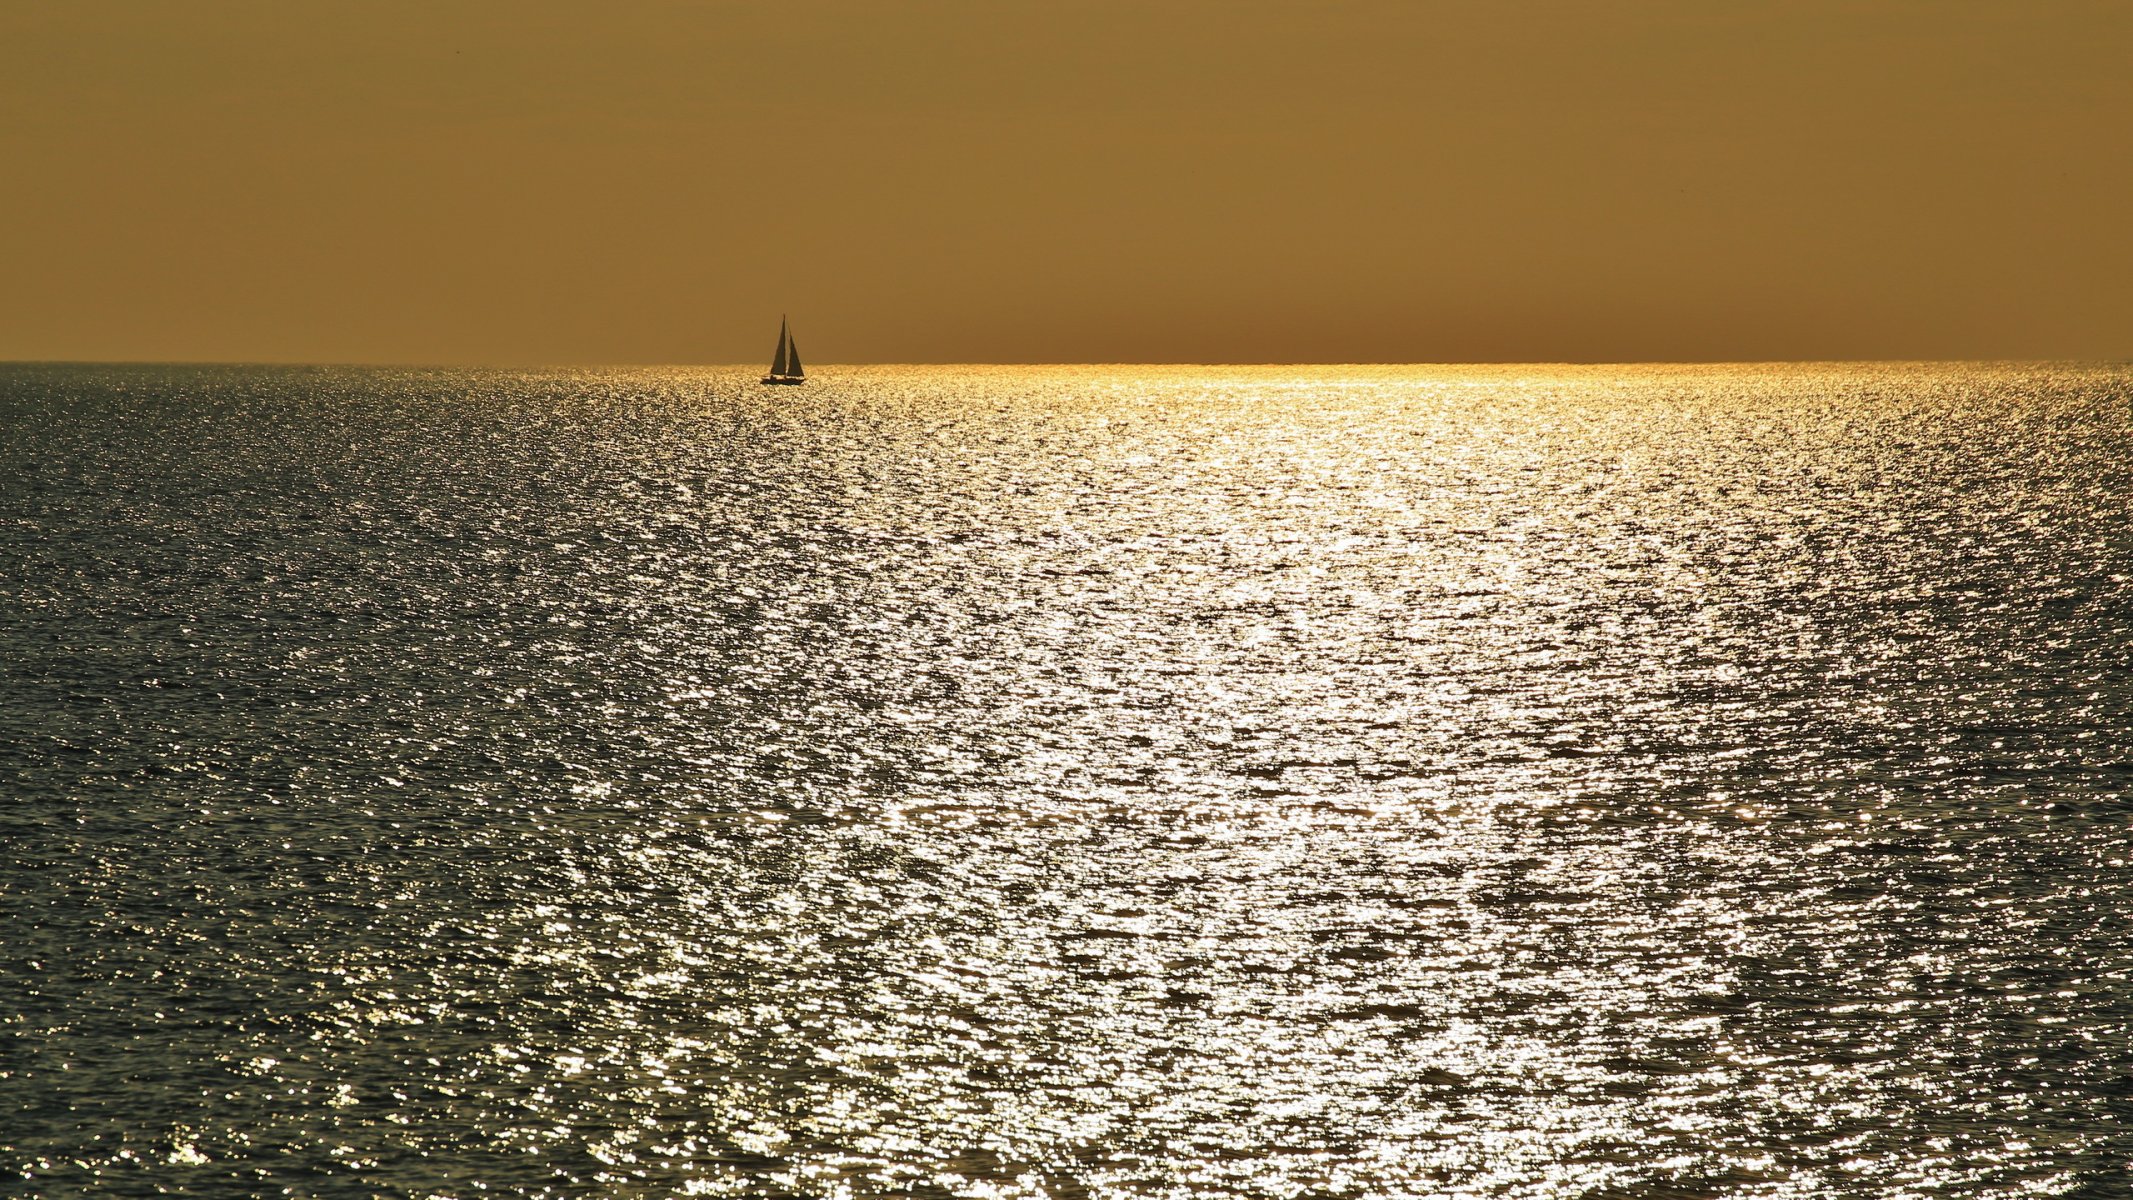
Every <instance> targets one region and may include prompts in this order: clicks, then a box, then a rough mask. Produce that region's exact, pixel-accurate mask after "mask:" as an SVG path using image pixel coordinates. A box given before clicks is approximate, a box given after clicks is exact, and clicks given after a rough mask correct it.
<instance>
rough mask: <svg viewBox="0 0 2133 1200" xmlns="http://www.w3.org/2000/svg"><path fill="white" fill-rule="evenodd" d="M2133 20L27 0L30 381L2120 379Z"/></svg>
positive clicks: (2014, 6) (874, 0) (2028, 1)
mask: <svg viewBox="0 0 2133 1200" xmlns="http://www.w3.org/2000/svg"><path fill="white" fill-rule="evenodd" d="M2129 63H2133V4H2129V3H2124V2H2123V0H2025V2H2018V3H2017V2H1999V0H1931V2H1926V0H1919V2H1915V3H1914V2H1909V0H1607V2H1604V3H1602V2H1598V0H1578V2H1575V3H1569V2H1553V0H1312V2H1303V0H1295V2H1284V3H1271V2H1265V0H1136V2H1131V3H1127V2H1110V0H1086V2H1059V3H1034V2H1033V3H1010V2H1008V0H910V2H891V0H780V2H778V3H755V2H733V3H719V2H716V0H695V2H689V3H682V2H657V0H603V2H601V3H592V2H591V0H568V2H565V0H509V2H501V0H499V2H488V0H420V2H400V0H364V2H356V0H330V2H329V0H259V2H256V3H233V2H228V0H188V2H187V3H182V4H180V3H167V2H158V0H135V2H117V0H48V2H47V0H35V2H33V0H0V359H14V360H22V359H31V360H55V359H69V360H165V361H181V360H206V361H259V362H401V363H470V364H471V363H482V364H505V365H536V364H606V363H674V364H683V363H756V362H763V361H768V358H769V354H770V351H771V349H772V347H773V345H774V343H775V341H776V337H777V325H778V320H779V317H780V315H781V314H789V315H790V316H791V319H792V322H793V328H794V332H795V334H796V336H797V337H798V339H799V341H800V344H801V346H802V347H803V348H804V349H805V350H806V351H807V358H808V361H809V363H810V365H811V366H819V365H821V364H825V363H837V362H845V363H865V362H1247V363H1249V362H1491V361H1493V362H1502V361H1549V362H1555V361H1584V362H1590V361H1602V362H1625V361H1676V360H1687V361H1712V360H1721V361H1723V360H1782V359H1816V360H1820V359H2009V358H2019V359H2034V358H2051V359H2090V360H2094V359H2112V360H2124V359H2133V219H2129V214H2133V67H2129V66H2128V64H2129Z"/></svg>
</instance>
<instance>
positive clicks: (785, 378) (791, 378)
mask: <svg viewBox="0 0 2133 1200" xmlns="http://www.w3.org/2000/svg"><path fill="white" fill-rule="evenodd" d="M760 382H763V383H766V384H771V385H777V384H784V385H787V386H791V387H797V386H799V385H800V384H803V383H806V382H807V378H806V377H805V376H802V375H765V376H763V378H762V380H761V381H760Z"/></svg>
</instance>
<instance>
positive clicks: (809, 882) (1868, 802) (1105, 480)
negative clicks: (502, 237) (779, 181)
mask: <svg viewBox="0 0 2133 1200" xmlns="http://www.w3.org/2000/svg"><path fill="white" fill-rule="evenodd" d="M757 374H758V371H757V370H756V369H753V368H749V369H741V368H732V369H723V368H712V369H696V368H690V369H629V370H529V371H516V370H513V371H505V370H447V369H423V370H417V369H376V368H327V367H316V368H314V367H250V366H155V365H36V364H24V365H9V366H4V367H0V1195H5V1196H9V1197H15V1196H21V1197H91V1196H94V1197H106V1196H122V1197H124V1196H150V1195H176V1196H213V1197H223V1196H230V1197H248V1196H263V1197H264V1196H274V1197H280V1196H306V1197H308V1196H317V1197H411V1198H413V1197H420V1198H454V1200H469V1198H472V1197H476V1196H511V1197H629V1198H636V1197H646V1198H649V1197H670V1196H718V1197H804V1198H826V1200H859V1198H868V1197H888V1196H897V1197H937V1198H947V1197H958V1198H960V1197H982V1198H1010V1197H1029V1198H1036V1197H1055V1198H1062V1200H1064V1198H1069V1197H1101V1198H1125V1197H1136V1198H1149V1197H1155V1198H1166V1200H1167V1198H1175V1200H1187V1198H1197V1197H1276V1198H1299V1200H1301V1198H1335V1197H1342V1198H1347V1197H1353V1198H1357V1200H1362V1198H1394V1197H1401V1198H1404V1197H1456V1198H1481V1197H1490V1198H1497V1200H1635V1198H1648V1200H1703V1198H1719V1197H1729V1198H1730V1197H1743V1198H1769V1200H1778V1198H1798V1200H1807V1198H1810V1197H1811V1198H1817V1200H1819V1198H1828V1197H1840V1198H1842V1197H1859V1198H1868V1197H1871V1198H1874V1200H1890V1198H1909V1197H1919V1198H1924V1197H1962V1198H1966V1200H1967V1198H2008V1200H2012V1198H2014V1197H2078V1198H2083V1200H2101V1198H2106V1197H2125V1196H2133V369H2129V368H2128V367H2125V366H2122V365H2121V366H2113V365H2078V364H1829V365H1813V364H1809V365H1741V366H1706V365H1694V366H1488V367H1158V368H1149V367H1033V368H1032V367H925V368H917V367H863V368H862V367H853V368H837V367H824V368H818V370H817V373H816V374H815V375H814V376H811V377H810V378H809V381H808V383H807V385H806V386H805V387H801V388H765V387H759V386H758V385H757V384H756V381H755V376H756V375H757Z"/></svg>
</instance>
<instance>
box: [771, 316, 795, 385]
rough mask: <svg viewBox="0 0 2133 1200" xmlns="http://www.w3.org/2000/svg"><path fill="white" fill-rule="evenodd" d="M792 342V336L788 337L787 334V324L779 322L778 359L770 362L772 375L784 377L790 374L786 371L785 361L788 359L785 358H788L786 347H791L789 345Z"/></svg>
mask: <svg viewBox="0 0 2133 1200" xmlns="http://www.w3.org/2000/svg"><path fill="white" fill-rule="evenodd" d="M791 341H792V338H791V337H790V336H789V335H788V334H787V333H786V332H785V322H783V321H779V322H778V354H777V357H776V358H773V359H771V360H770V373H771V374H773V375H784V374H788V373H789V372H787V371H786V370H785V361H786V358H785V356H786V354H787V350H786V346H787V345H789V344H790V343H791Z"/></svg>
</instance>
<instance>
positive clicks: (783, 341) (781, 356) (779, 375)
mask: <svg viewBox="0 0 2133 1200" xmlns="http://www.w3.org/2000/svg"><path fill="white" fill-rule="evenodd" d="M763 382H764V383H805V382H807V372H806V371H805V370H802V369H801V367H800V343H798V342H795V341H793V340H792V333H791V332H790V331H789V330H788V329H787V328H786V325H785V318H784V317H779V318H778V355H777V357H776V358H773V359H771V360H770V374H768V375H765V376H763Z"/></svg>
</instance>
